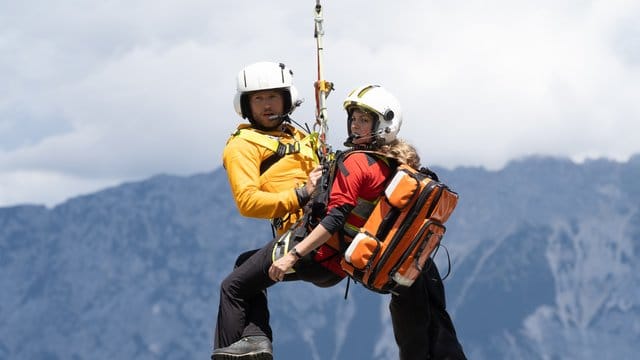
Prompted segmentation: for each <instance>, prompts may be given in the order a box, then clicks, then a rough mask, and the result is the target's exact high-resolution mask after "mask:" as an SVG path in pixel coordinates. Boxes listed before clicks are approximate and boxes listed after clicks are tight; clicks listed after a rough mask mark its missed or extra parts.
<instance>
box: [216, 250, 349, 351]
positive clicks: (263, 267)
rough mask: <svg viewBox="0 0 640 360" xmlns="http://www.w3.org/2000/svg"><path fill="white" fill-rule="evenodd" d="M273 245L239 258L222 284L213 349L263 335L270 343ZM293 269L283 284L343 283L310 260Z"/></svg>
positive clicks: (303, 261)
mask: <svg viewBox="0 0 640 360" xmlns="http://www.w3.org/2000/svg"><path fill="white" fill-rule="evenodd" d="M275 242H276V240H273V241H271V242H269V243H268V244H267V245H265V246H264V247H263V248H261V249H258V250H253V251H249V252H246V253H243V254H242V255H240V256H239V257H238V259H237V260H236V265H235V268H234V269H233V271H232V272H231V274H229V276H227V277H226V278H225V279H224V280H223V281H222V284H221V285H220V305H219V307H218V320H217V323H216V330H215V339H214V346H215V348H221V347H227V346H229V345H231V344H233V343H234V342H236V341H238V340H240V339H242V338H243V337H246V336H255V335H263V336H267V337H268V338H269V339H273V336H272V332H271V326H270V325H269V308H268V304H267V291H266V290H267V288H269V287H270V286H271V285H273V284H275V282H274V281H273V280H271V278H269V267H271V264H272V255H271V254H272V251H273V247H274V245H275ZM294 269H295V270H296V272H295V273H292V274H286V275H285V277H284V281H295V280H303V281H307V282H311V283H313V284H314V285H316V286H319V287H329V286H333V285H335V284H337V283H338V282H340V281H341V280H342V278H341V277H339V276H337V275H336V274H334V273H333V272H331V271H329V270H328V269H326V268H325V267H323V266H321V265H320V264H318V263H315V262H314V261H313V260H311V258H310V257H309V256H306V257H304V258H302V259H300V260H298V262H297V263H296V265H295V266H294Z"/></svg>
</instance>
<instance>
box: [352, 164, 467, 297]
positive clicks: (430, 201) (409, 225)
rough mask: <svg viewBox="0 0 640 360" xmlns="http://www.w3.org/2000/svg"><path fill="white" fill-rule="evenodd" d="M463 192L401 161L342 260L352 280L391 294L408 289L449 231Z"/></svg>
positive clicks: (429, 172) (431, 173)
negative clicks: (451, 217) (448, 220)
mask: <svg viewBox="0 0 640 360" xmlns="http://www.w3.org/2000/svg"><path fill="white" fill-rule="evenodd" d="M457 203H458V194H457V193H455V192H454V191H452V190H451V189H449V187H448V186H447V185H445V184H443V183H441V182H439V181H437V176H435V174H433V172H431V171H430V170H426V169H421V170H415V169H413V168H411V167H409V166H407V165H399V166H398V168H397V170H396V172H395V175H394V176H393V178H392V179H391V180H390V182H389V184H388V185H387V187H386V189H385V193H384V195H383V196H382V198H381V199H380V201H378V203H377V205H376V206H375V208H374V209H373V212H372V213H371V215H370V216H369V218H368V219H367V221H366V223H365V224H364V226H363V227H362V228H361V229H360V231H359V232H358V234H357V235H356V236H355V237H354V238H353V240H352V241H351V243H350V244H349V246H348V248H347V249H346V251H345V254H344V258H343V259H342V260H341V266H342V268H343V269H344V270H345V271H346V272H347V273H348V274H349V276H350V277H351V278H353V279H354V280H356V281H357V282H360V283H362V284H363V285H364V286H365V287H367V288H368V289H370V290H373V291H376V292H380V293H389V292H392V293H393V292H396V291H397V290H399V287H409V286H411V285H412V284H413V282H414V281H415V279H416V278H417V277H418V275H419V274H420V272H421V271H422V269H423V267H424V266H425V263H426V262H427V259H428V258H429V256H431V254H432V252H433V251H434V249H436V248H437V247H438V245H439V244H440V240H441V239H442V236H443V235H444V233H445V230H446V228H445V226H444V223H445V222H446V221H447V219H449V216H450V215H451V213H452V212H453V210H454V209H455V207H456V205H457Z"/></svg>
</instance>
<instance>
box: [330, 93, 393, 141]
mask: <svg viewBox="0 0 640 360" xmlns="http://www.w3.org/2000/svg"><path fill="white" fill-rule="evenodd" d="M343 106H344V109H345V110H346V111H347V119H348V124H347V126H348V132H349V136H351V114H352V112H353V108H354V107H359V108H363V109H364V110H367V111H368V112H370V113H373V114H374V115H377V118H374V124H373V135H375V137H376V142H377V145H384V144H388V143H391V142H393V141H394V140H395V139H396V136H397V135H398V131H400V126H401V125H402V109H401V108H400V103H399V102H398V100H397V99H396V97H395V96H393V95H392V94H391V93H390V92H388V91H387V90H385V89H384V88H382V87H381V86H379V85H363V86H360V87H358V88H356V89H354V90H353V91H351V92H350V93H349V95H348V96H347V98H346V99H345V100H344V104H343Z"/></svg>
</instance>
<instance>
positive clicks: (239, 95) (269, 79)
mask: <svg viewBox="0 0 640 360" xmlns="http://www.w3.org/2000/svg"><path fill="white" fill-rule="evenodd" d="M269 89H283V90H285V91H284V94H283V95H284V111H285V114H287V115H288V114H291V113H292V112H293V110H295V108H296V107H297V106H299V105H300V103H302V101H301V100H300V99H298V90H297V89H296V88H295V86H293V71H291V69H289V68H288V67H286V66H285V65H284V64H283V63H279V64H278V63H274V62H257V63H255V64H251V65H249V66H247V67H245V68H244V69H242V70H241V71H240V72H239V73H238V78H237V85H236V90H237V91H236V96H235V98H234V99H233V105H234V107H235V109H236V112H237V113H238V115H240V116H242V118H245V119H249V121H251V122H253V119H252V116H251V108H250V107H249V99H248V97H247V95H248V94H249V93H251V92H254V91H259V90H269Z"/></svg>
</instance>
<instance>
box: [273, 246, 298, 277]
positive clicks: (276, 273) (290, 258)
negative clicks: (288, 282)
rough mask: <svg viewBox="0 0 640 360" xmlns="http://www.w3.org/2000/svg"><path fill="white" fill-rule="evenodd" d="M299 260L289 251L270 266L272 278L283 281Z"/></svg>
mask: <svg viewBox="0 0 640 360" xmlns="http://www.w3.org/2000/svg"><path fill="white" fill-rule="evenodd" d="M297 260H298V258H297V257H296V256H295V255H294V254H292V253H290V252H288V253H286V254H285V255H284V256H283V257H281V258H280V259H278V260H276V261H274V262H273V264H271V267H270V268H269V277H270V278H271V280H273V281H282V279H284V275H285V274H286V273H287V271H289V270H290V269H291V268H292V267H293V265H295V263H296V261H297Z"/></svg>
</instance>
